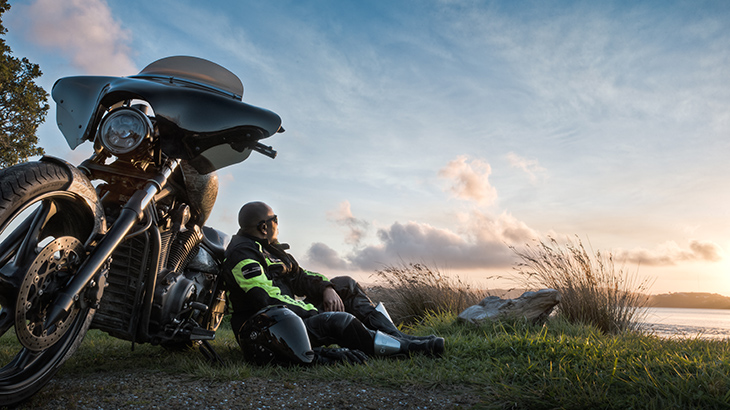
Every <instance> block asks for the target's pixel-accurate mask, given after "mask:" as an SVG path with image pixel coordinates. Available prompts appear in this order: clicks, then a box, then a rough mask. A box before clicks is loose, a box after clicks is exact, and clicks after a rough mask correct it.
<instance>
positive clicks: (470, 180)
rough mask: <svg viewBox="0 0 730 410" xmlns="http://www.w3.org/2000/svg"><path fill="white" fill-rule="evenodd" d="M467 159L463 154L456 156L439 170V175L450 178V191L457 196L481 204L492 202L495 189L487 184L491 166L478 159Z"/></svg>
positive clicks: (494, 197) (495, 194)
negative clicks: (469, 160)
mask: <svg viewBox="0 0 730 410" xmlns="http://www.w3.org/2000/svg"><path fill="white" fill-rule="evenodd" d="M467 161H468V158H467V157H466V156H464V155H462V156H459V157H457V158H456V159H455V160H453V161H451V162H449V163H448V164H447V165H446V166H445V167H444V168H442V169H441V170H440V171H439V176H440V177H442V178H445V179H448V180H451V182H452V185H451V188H450V191H451V193H452V194H454V195H455V196H456V197H457V198H460V199H465V200H473V201H476V202H477V203H479V204H483V205H491V204H493V203H494V201H496V199H497V190H496V189H495V188H494V187H493V186H491V185H490V184H489V175H490V174H491V173H492V167H491V166H490V165H489V164H488V163H486V162H484V161H481V160H478V159H475V160H472V161H471V162H470V163H467Z"/></svg>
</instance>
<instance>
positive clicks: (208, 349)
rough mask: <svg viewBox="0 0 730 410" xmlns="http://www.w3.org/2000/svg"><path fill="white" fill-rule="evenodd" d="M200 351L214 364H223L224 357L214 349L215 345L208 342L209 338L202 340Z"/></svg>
mask: <svg viewBox="0 0 730 410" xmlns="http://www.w3.org/2000/svg"><path fill="white" fill-rule="evenodd" d="M199 350H200V353H202V354H203V356H204V357H205V359H206V360H207V361H209V362H210V364H212V365H223V359H221V357H220V356H218V353H216V351H215V350H214V349H213V346H211V345H210V343H208V341H207V340H201V341H200V346H199Z"/></svg>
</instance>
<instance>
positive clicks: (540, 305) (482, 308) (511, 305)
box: [457, 289, 560, 325]
mask: <svg viewBox="0 0 730 410" xmlns="http://www.w3.org/2000/svg"><path fill="white" fill-rule="evenodd" d="M559 302H560V293H559V292H558V291H557V290H555V289H541V290H539V291H537V292H525V293H523V294H522V296H520V297H518V298H516V299H502V298H500V297H498V296H487V297H486V298H484V299H482V301H481V302H479V304H478V305H474V306H470V307H468V308H466V309H465V310H464V311H463V312H461V313H460V314H459V317H458V318H457V320H459V321H462V322H468V323H473V324H477V325H478V324H482V323H484V322H485V321H488V320H491V321H497V320H502V319H521V318H524V319H526V320H528V321H531V322H533V323H538V322H541V321H543V320H545V319H546V318H547V317H548V315H550V312H552V310H553V308H554V307H555V305H557V304H558V303H559Z"/></svg>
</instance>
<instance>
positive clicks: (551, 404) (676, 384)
mask: <svg viewBox="0 0 730 410" xmlns="http://www.w3.org/2000/svg"><path fill="white" fill-rule="evenodd" d="M413 330H414V331H415V332H416V333H420V334H428V333H436V334H439V335H442V336H444V337H445V338H446V340H447V351H446V354H445V356H444V357H442V358H440V359H430V358H426V357H420V356H419V357H413V358H410V359H407V360H390V359H372V360H370V361H369V364H368V365H367V366H353V365H336V366H328V367H314V368H305V367H295V368H281V367H276V366H268V367H254V366H251V365H248V364H246V363H244V362H243V360H242V357H241V352H240V350H239V348H238V346H237V345H236V342H235V340H234V339H233V335H232V333H231V331H230V328H229V327H228V325H227V324H224V325H223V327H222V328H221V329H220V331H219V333H218V335H217V337H216V340H215V341H214V343H213V345H214V347H215V348H216V350H217V351H218V353H219V354H220V355H221V356H222V358H223V360H224V365H222V366H212V365H210V364H209V363H207V362H205V361H204V360H203V359H202V356H201V355H200V354H198V353H197V352H190V351H189V352H182V353H172V352H167V351H165V350H164V349H162V348H160V347H156V346H150V345H140V346H137V347H136V348H135V350H134V351H132V350H131V349H130V344H129V343H128V342H124V341H121V340H117V339H114V338H111V337H109V336H107V335H105V334H103V333H101V332H98V331H91V332H90V333H89V334H88V336H87V338H86V340H85V341H84V343H83V345H82V346H81V348H80V349H79V351H78V352H77V354H76V355H75V356H73V357H72V358H71V359H70V360H69V361H68V362H67V364H66V365H65V366H64V368H63V369H62V370H61V373H60V374H64V373H65V374H72V375H74V377H77V376H81V375H93V374H97V373H99V372H110V371H114V372H119V371H121V372H123V371H125V370H127V369H130V370H131V369H137V370H149V371H151V372H152V371H162V372H168V373H170V374H180V373H183V374H188V375H191V376H193V377H199V378H201V379H203V380H215V381H230V380H245V379H247V378H250V377H256V378H264V379H275V380H281V381H282V382H283V383H285V382H297V381H303V380H321V381H335V380H347V381H349V382H352V383H356V384H358V385H362V386H363V388H367V386H380V387H382V386H388V387H392V388H396V389H398V388H411V387H422V388H427V389H439V390H443V391H452V390H455V389H456V390H458V391H459V392H460V393H459V394H464V391H465V390H466V391H467V392H468V394H469V395H471V397H472V398H473V400H474V401H475V402H476V403H477V404H476V406H475V407H477V408H484V409H556V408H565V409H583V408H600V409H630V408H642V409H667V408H681V409H713V408H727V407H728V406H730V375H728V372H727V369H728V368H729V366H730V345H729V344H728V343H727V341H708V340H700V339H659V338H656V337H653V336H644V335H641V334H638V333H634V332H625V333H623V334H621V335H612V334H605V333H603V332H601V331H600V330H598V329H597V328H595V327H593V326H587V325H579V324H571V323H569V322H567V321H565V320H564V319H551V320H549V321H548V322H547V323H546V324H545V325H542V326H538V325H532V324H529V323H525V322H520V321H515V322H509V323H505V322H495V323H490V324H486V325H482V326H475V325H469V324H460V323H456V322H455V317H454V315H453V314H446V313H445V314H439V315H428V316H426V317H425V318H424V319H423V320H422V321H421V323H420V324H419V325H417V326H415V327H414V329H413ZM41 396H42V395H41ZM39 399H41V400H42V397H39ZM42 404H43V403H42V402H39V401H35V402H33V403H31V405H32V406H31V407H33V406H35V407H37V406H41V405H42ZM29 408H30V407H29Z"/></svg>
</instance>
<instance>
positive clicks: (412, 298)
mask: <svg viewBox="0 0 730 410" xmlns="http://www.w3.org/2000/svg"><path fill="white" fill-rule="evenodd" d="M375 275H376V276H378V277H379V278H380V279H381V280H382V281H383V282H384V283H385V286H379V287H376V288H372V289H370V290H369V292H368V293H370V294H371V295H372V296H373V299H374V300H378V301H382V302H383V304H385V305H386V306H387V309H388V313H389V314H390V316H391V318H392V319H393V321H394V322H395V323H406V324H412V323H415V322H418V321H419V320H420V319H422V318H423V317H425V316H427V315H429V314H432V313H435V314H441V313H455V314H458V313H459V312H461V311H462V310H464V309H466V308H467V307H469V306H471V305H474V304H476V303H478V302H479V301H480V300H482V299H483V298H484V297H485V296H486V291H477V290H472V289H471V287H470V286H469V285H468V284H465V283H463V282H462V281H461V279H459V278H458V277H451V276H447V275H445V274H443V273H442V272H441V271H439V270H438V269H436V268H429V267H428V266H426V265H423V264H420V263H403V264H402V265H400V266H386V267H385V268H383V269H381V270H378V271H376V272H375Z"/></svg>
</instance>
